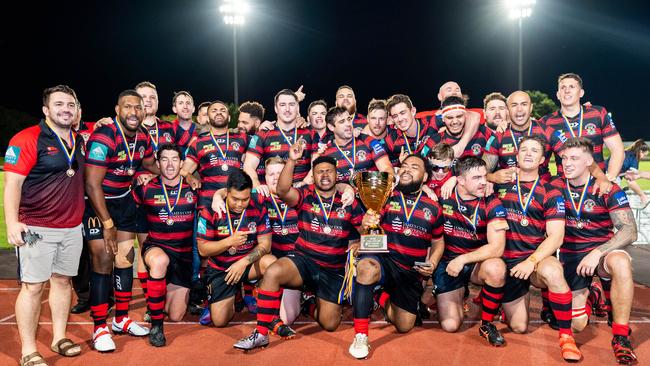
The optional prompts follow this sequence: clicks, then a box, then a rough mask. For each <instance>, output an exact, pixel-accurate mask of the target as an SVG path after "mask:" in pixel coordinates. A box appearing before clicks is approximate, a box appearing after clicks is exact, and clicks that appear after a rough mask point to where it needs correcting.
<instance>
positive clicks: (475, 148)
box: [472, 144, 481, 155]
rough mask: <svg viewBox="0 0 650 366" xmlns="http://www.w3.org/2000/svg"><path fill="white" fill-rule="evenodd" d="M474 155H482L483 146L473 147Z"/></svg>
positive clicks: (475, 145)
mask: <svg viewBox="0 0 650 366" xmlns="http://www.w3.org/2000/svg"><path fill="white" fill-rule="evenodd" d="M472 154H474V155H480V154H481V145H479V144H474V145H472Z"/></svg>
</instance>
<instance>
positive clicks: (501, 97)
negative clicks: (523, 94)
mask: <svg viewBox="0 0 650 366" xmlns="http://www.w3.org/2000/svg"><path fill="white" fill-rule="evenodd" d="M493 100H500V101H502V102H503V103H505V105H508V99H507V98H506V97H505V96H504V95H503V94H501V93H499V92H493V93H490V94H488V95H486V96H485V98H483V109H485V108H487V105H488V103H490V102H491V101H493Z"/></svg>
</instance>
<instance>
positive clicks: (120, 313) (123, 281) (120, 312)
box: [113, 267, 133, 322]
mask: <svg viewBox="0 0 650 366" xmlns="http://www.w3.org/2000/svg"><path fill="white" fill-rule="evenodd" d="M113 277H114V280H115V283H114V284H113V286H114V287H115V318H116V321H117V322H121V321H122V319H123V318H124V317H126V316H128V315H129V302H131V297H132V293H131V289H132V288H133V267H129V268H115V269H114V270H113Z"/></svg>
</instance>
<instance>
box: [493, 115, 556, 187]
mask: <svg viewBox="0 0 650 366" xmlns="http://www.w3.org/2000/svg"><path fill="white" fill-rule="evenodd" d="M532 135H537V136H540V137H542V138H543V139H544V141H546V145H545V146H544V151H545V153H544V158H545V159H544V162H542V164H541V165H540V166H539V175H540V177H543V178H544V179H546V180H550V178H551V174H550V172H549V170H548V162H549V161H550V160H551V154H552V153H553V151H552V150H551V145H550V144H549V143H548V140H547V139H546V131H545V129H544V126H543V125H541V124H540V122H539V121H536V120H532V121H531V125H530V126H529V128H528V129H527V130H525V131H517V130H513V129H511V128H509V129H507V130H506V131H505V132H496V133H494V136H495V139H494V142H493V143H492V149H491V150H490V151H489V152H487V154H494V155H497V156H498V157H499V160H498V162H497V168H496V170H499V169H507V168H512V167H516V166H517V154H518V153H519V143H520V141H521V139H522V138H524V136H532ZM515 139H516V140H515Z"/></svg>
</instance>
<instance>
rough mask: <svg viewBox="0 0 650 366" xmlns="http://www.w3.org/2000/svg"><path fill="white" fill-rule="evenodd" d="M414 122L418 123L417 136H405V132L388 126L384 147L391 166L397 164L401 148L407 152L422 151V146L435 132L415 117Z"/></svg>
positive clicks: (415, 152)
mask: <svg viewBox="0 0 650 366" xmlns="http://www.w3.org/2000/svg"><path fill="white" fill-rule="evenodd" d="M415 123H418V125H419V126H420V129H419V130H418V131H419V134H418V136H417V137H408V136H406V133H404V132H403V131H401V130H399V129H397V128H395V127H391V128H388V134H386V138H385V139H384V140H385V142H386V144H385V146H384V148H385V149H386V152H387V153H388V158H389V159H390V162H391V164H393V166H399V164H400V162H399V155H400V154H401V152H402V149H404V151H406V152H408V153H409V154H410V153H414V154H417V153H419V152H420V151H422V148H423V147H424V146H425V145H426V144H427V143H428V141H429V140H430V139H431V137H432V136H433V135H434V134H435V131H434V130H433V129H431V128H429V127H428V126H427V125H426V124H424V123H423V122H421V121H419V120H417V119H416V120H415ZM423 155H424V154H423Z"/></svg>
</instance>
